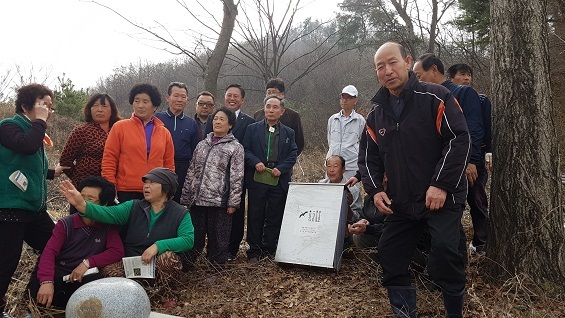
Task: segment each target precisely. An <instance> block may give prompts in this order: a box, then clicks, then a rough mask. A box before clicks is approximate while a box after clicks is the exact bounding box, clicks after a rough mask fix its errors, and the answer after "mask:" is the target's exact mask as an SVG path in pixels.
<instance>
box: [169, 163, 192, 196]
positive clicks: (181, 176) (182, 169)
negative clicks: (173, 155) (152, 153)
mask: <svg viewBox="0 0 565 318" xmlns="http://www.w3.org/2000/svg"><path fill="white" fill-rule="evenodd" d="M189 165H190V161H189V160H175V173H176V174H177V176H178V182H179V186H178V187H177V192H175V197H174V198H173V200H174V201H176V202H177V203H180V196H181V195H182V188H184V181H185V179H186V174H187V172H188V166H189Z"/></svg>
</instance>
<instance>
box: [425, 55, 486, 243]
mask: <svg viewBox="0 0 565 318" xmlns="http://www.w3.org/2000/svg"><path fill="white" fill-rule="evenodd" d="M414 73H416V76H417V77H418V79H419V80H420V81H423V82H430V83H436V84H441V85H443V86H445V87H446V88H447V89H449V90H450V91H451V93H452V94H453V96H454V97H455V98H456V99H457V101H458V102H459V105H460V106H461V108H462V109H463V114H464V115H465V120H466V121H467V126H468V127H469V134H470V135H471V143H472V147H471V157H470V160H469V165H468V166H467V170H466V174H467V180H468V181H469V192H468V194H467V202H468V203H469V205H470V207H471V210H470V213H471V219H472V221H473V232H474V234H473V242H472V244H473V246H474V247H475V248H476V251H477V252H482V251H483V250H484V247H485V243H486V240H487V233H488V210H487V209H486V206H484V207H480V208H479V206H477V205H476V204H475V193H477V192H479V191H480V188H483V187H484V186H483V182H482V181H481V178H482V177H483V175H482V174H481V175H480V174H479V173H481V172H484V155H483V153H482V150H481V147H482V145H483V141H484V137H485V128H484V123H483V111H482V108H481V101H480V98H479V94H478V93H477V92H476V91H475V90H474V89H473V88H471V87H469V86H464V85H456V84H453V83H452V82H451V81H449V80H446V78H445V75H444V66H443V63H442V62H441V60H440V59H439V58H438V57H436V56H435V55H433V54H431V53H427V54H424V55H422V56H420V57H419V58H418V59H417V60H416V63H415V64H414ZM479 177H481V178H479ZM464 243H465V242H462V244H463V245H465V244H464Z"/></svg>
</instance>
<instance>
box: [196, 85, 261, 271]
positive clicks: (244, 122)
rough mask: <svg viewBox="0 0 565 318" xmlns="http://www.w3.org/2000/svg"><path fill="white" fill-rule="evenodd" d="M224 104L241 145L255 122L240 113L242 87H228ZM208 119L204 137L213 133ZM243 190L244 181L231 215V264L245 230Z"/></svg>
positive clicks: (242, 97) (243, 100)
mask: <svg viewBox="0 0 565 318" xmlns="http://www.w3.org/2000/svg"><path fill="white" fill-rule="evenodd" d="M224 102H225V106H226V107H227V108H229V109H230V110H232V111H233V112H234V113H235V117H236V121H235V126H234V127H232V129H231V132H232V134H233V135H234V137H235V138H236V139H237V141H239V143H240V144H242V145H243V137H244V136H245V131H246V129H247V126H249V125H250V124H253V123H254V122H255V120H253V118H251V117H250V116H249V115H247V114H245V113H243V112H242V111H241V106H242V105H243V104H244V103H245V90H244V89H243V87H241V85H239V84H231V85H229V86H228V88H226V93H225V95H224ZM210 117H211V116H210ZM210 117H208V119H207V123H206V130H205V131H206V135H208V133H210V132H212V131H213V126H212V118H210ZM244 178H247V177H244ZM245 189H246V184H245V181H244V184H243V187H242V191H241V202H240V203H239V209H237V210H235V212H234V213H233V215H232V224H231V225H232V226H231V235H230V246H229V250H228V251H229V255H228V259H227V261H228V262H233V261H234V260H235V259H236V257H237V252H238V251H239V244H240V243H241V240H242V239H243V231H244V228H245Z"/></svg>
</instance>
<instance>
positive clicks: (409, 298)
mask: <svg viewBox="0 0 565 318" xmlns="http://www.w3.org/2000/svg"><path fill="white" fill-rule="evenodd" d="M387 290H388V299H389V301H390V306H391V307H392V313H393V314H394V317H396V318H416V288H415V287H412V286H389V287H388V288H387Z"/></svg>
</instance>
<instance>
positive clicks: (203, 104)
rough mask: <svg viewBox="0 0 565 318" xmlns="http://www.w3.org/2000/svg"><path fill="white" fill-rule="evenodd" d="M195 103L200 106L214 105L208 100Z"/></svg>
mask: <svg viewBox="0 0 565 318" xmlns="http://www.w3.org/2000/svg"><path fill="white" fill-rule="evenodd" d="M197 104H198V106H200V107H214V103H210V102H198V103H197Z"/></svg>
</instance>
